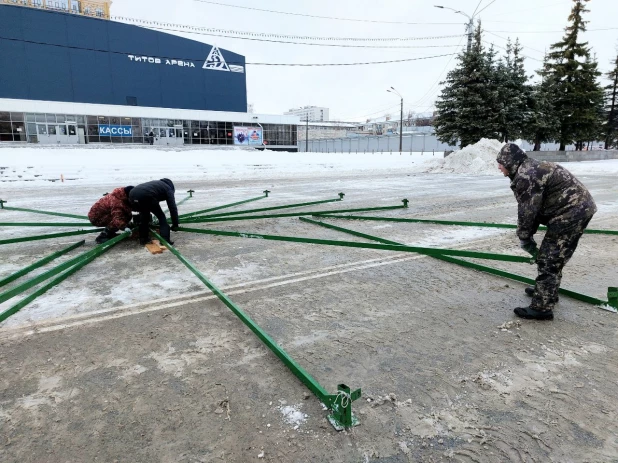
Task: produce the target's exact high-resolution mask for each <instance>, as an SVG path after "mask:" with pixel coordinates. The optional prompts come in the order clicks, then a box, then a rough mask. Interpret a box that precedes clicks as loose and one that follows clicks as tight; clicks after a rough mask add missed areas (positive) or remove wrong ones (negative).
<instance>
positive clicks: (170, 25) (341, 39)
mask: <svg viewBox="0 0 618 463" xmlns="http://www.w3.org/2000/svg"><path fill="white" fill-rule="evenodd" d="M112 19H113V20H115V21H125V23H126V22H131V23H137V24H143V25H145V26H152V25H155V26H159V27H161V28H176V29H182V32H184V31H185V30H187V31H200V32H204V33H208V34H206V35H216V34H226V35H225V36H226V37H227V36H229V35H241V36H243V37H268V38H271V37H274V38H279V39H292V40H305V41H307V40H317V41H333V42H407V41H413V40H435V39H445V38H453V37H459V36H460V35H461V34H451V35H435V36H428V37H427V36H424V37H324V36H310V35H289V34H273V33H271V32H254V31H237V30H232V29H219V28H214V27H198V26H190V25H187V24H175V23H164V22H159V21H149V20H145V19H139V18H130V17H126V16H112ZM152 28H153V29H155V27H152ZM176 29H172V30H176Z"/></svg>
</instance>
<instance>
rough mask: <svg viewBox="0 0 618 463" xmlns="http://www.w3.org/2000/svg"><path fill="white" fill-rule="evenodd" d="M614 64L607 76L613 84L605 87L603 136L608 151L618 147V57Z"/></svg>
mask: <svg viewBox="0 0 618 463" xmlns="http://www.w3.org/2000/svg"><path fill="white" fill-rule="evenodd" d="M612 64H614V69H612V70H611V71H609V72H608V73H607V74H606V76H607V78H608V79H609V80H610V81H611V83H610V84H609V85H608V86H607V87H605V101H606V103H605V111H606V112H605V114H606V119H605V121H604V126H603V135H604V138H605V149H606V150H607V149H610V148H612V147H614V146H616V145H618V108H617V107H616V105H617V104H618V56H617V57H616V60H615V61H614V62H613V63H612Z"/></svg>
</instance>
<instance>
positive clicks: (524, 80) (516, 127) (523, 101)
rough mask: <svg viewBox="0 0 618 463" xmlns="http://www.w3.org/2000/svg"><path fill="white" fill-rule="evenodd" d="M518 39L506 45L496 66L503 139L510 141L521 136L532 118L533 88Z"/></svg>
mask: <svg viewBox="0 0 618 463" xmlns="http://www.w3.org/2000/svg"><path fill="white" fill-rule="evenodd" d="M521 51H522V47H521V45H520V44H519V39H517V40H516V41H515V44H514V45H513V44H511V40H510V39H509V40H508V42H507V45H506V55H505V57H504V59H503V60H500V62H499V63H498V66H497V69H496V82H497V87H498V96H499V98H498V101H497V102H496V108H497V109H498V112H497V114H496V116H497V122H498V125H499V132H500V135H501V137H500V139H501V140H502V141H503V142H505V143H507V142H508V141H510V140H515V139H517V138H522V137H523V136H524V130H525V127H526V123H527V120H528V119H529V118H530V104H531V102H530V99H531V88H530V86H529V85H528V76H527V75H526V71H525V69H524V58H523V57H522V55H521Z"/></svg>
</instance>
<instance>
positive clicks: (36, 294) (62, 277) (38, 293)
mask: <svg viewBox="0 0 618 463" xmlns="http://www.w3.org/2000/svg"><path fill="white" fill-rule="evenodd" d="M124 238H126V237H122V238H121V239H124ZM118 241H120V240H118ZM118 241H116V242H114V243H113V244H110V245H109V246H106V247H105V248H103V250H102V252H100V253H98V254H94V255H92V256H90V257H87V258H85V259H84V260H82V261H81V262H79V263H77V264H76V265H74V266H73V267H69V269H68V270H66V271H64V273H62V274H60V275H59V276H58V277H56V278H54V279H53V280H52V281H50V282H49V283H47V284H45V285H44V286H42V287H40V288H39V289H37V290H36V291H35V292H34V293H32V294H30V295H29V296H27V297H25V298H24V299H22V300H21V301H19V302H18V303H17V304H15V305H13V306H11V307H9V308H8V309H7V310H5V311H4V312H2V313H0V323H2V322H3V321H4V320H6V319H7V318H9V317H10V316H11V315H14V314H16V313H17V312H19V311H20V310H21V309H23V308H24V307H25V306H27V305H28V304H30V303H31V302H32V301H34V300H35V299H36V298H37V297H39V296H41V295H42V294H44V293H46V292H47V291H49V290H50V289H51V288H53V287H54V286H56V285H57V284H59V283H61V282H62V281H64V280H66V279H67V278H68V277H70V276H71V275H73V274H74V273H75V272H77V271H78V270H79V269H81V268H82V267H84V266H86V265H88V264H89V263H90V262H92V261H93V260H94V259H96V258H97V257H98V256H100V255H101V254H103V253H104V252H105V251H107V250H109V249H110V248H112V247H113V246H114V245H115V244H116V243H118ZM110 242H111V241H110ZM105 244H107V243H105Z"/></svg>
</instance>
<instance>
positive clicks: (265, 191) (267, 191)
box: [263, 190, 270, 198]
mask: <svg viewBox="0 0 618 463" xmlns="http://www.w3.org/2000/svg"><path fill="white" fill-rule="evenodd" d="M263 193H264V194H265V195H266V197H267V198H268V193H270V190H264V192H263Z"/></svg>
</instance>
